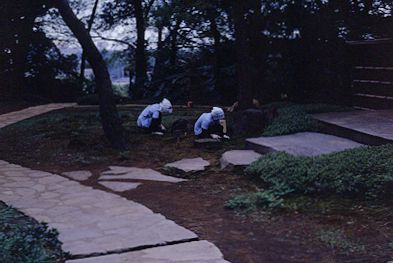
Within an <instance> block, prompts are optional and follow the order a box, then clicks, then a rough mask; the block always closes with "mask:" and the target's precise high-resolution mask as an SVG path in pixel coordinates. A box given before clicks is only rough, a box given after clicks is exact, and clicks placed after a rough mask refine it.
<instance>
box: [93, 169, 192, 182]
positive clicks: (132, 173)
mask: <svg viewBox="0 0 393 263" xmlns="http://www.w3.org/2000/svg"><path fill="white" fill-rule="evenodd" d="M109 169H110V170H109V171H106V172H104V173H102V176H101V177H100V180H119V179H128V180H148V181H158V182H168V183H179V182H184V181H187V180H185V179H179V178H175V177H172V176H167V175H163V174H161V173H159V172H157V171H154V170H153V169H144V168H136V167H123V166H110V167H109Z"/></svg>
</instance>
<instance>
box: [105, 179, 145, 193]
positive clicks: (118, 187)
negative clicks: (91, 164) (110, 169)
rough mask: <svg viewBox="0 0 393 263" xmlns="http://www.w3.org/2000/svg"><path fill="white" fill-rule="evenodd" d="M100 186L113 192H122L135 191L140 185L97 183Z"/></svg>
mask: <svg viewBox="0 0 393 263" xmlns="http://www.w3.org/2000/svg"><path fill="white" fill-rule="evenodd" d="M99 184H100V185H103V186H105V187H106V188H109V189H111V190H113V191H115V192H124V191H128V190H133V189H136V188H137V187H138V186H140V185H141V183H128V182H102V181H100V182H99Z"/></svg>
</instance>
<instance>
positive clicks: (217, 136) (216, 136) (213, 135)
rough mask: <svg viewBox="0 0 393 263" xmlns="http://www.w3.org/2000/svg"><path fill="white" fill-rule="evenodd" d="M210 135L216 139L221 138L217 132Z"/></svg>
mask: <svg viewBox="0 0 393 263" xmlns="http://www.w3.org/2000/svg"><path fill="white" fill-rule="evenodd" d="M210 137H212V138H213V139H215V140H219V139H221V136H219V135H217V134H210Z"/></svg>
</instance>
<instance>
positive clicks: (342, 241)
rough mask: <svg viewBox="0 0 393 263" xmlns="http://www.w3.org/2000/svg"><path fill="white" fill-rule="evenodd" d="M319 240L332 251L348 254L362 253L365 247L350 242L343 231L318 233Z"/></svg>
mask: <svg viewBox="0 0 393 263" xmlns="http://www.w3.org/2000/svg"><path fill="white" fill-rule="evenodd" d="M318 239H319V240H320V241H321V242H322V243H324V244H326V245H327V246H329V247H330V248H332V249H340V250H344V251H347V252H362V251H364V250H365V247H364V246H362V245H359V244H357V243H355V242H353V241H351V240H349V239H348V238H347V237H346V236H345V234H344V232H343V231H341V230H322V231H320V232H319V233H318Z"/></svg>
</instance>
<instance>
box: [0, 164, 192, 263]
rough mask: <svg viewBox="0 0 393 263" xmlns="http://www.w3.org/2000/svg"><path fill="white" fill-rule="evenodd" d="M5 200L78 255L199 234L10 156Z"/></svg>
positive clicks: (0, 175)
mask: <svg viewBox="0 0 393 263" xmlns="http://www.w3.org/2000/svg"><path fill="white" fill-rule="evenodd" d="M0 200H2V201H4V202H5V203H7V204H8V205H11V206H13V207H15V208H17V209H19V210H20V211H22V212H23V213H25V214H26V215H28V216H30V217H33V218H35V219H36V220H38V221H43V222H47V223H48V224H49V227H51V228H56V229H57V230H58V231H59V233H60V234H59V240H60V241H62V242H63V247H62V248H63V250H65V251H69V252H70V253H71V254H72V255H74V256H75V255H84V256H86V255H91V254H93V253H100V254H101V253H108V252H117V251H123V250H125V249H136V248H141V247H144V246H157V245H163V244H166V243H172V242H183V241H190V240H194V239H196V238H197V236H196V234H195V233H193V232H191V231H190V230H187V229H185V228H183V227H181V226H179V225H177V224H176V223H175V222H173V221H171V220H168V219H166V218H165V217H164V216H162V215H160V214H156V213H154V212H153V211H151V210H150V209H148V208H147V207H145V206H143V205H140V204H138V203H135V202H133V201H130V200H127V199H125V198H122V197H120V196H118V195H115V194H112V193H108V192H105V191H101V190H97V189H93V188H91V187H88V186H83V185H81V184H80V183H78V182H75V181H72V180H70V179H67V178H64V177H62V176H59V175H56V174H51V173H47V172H42V171H35V170H31V169H28V168H24V167H21V166H19V165H13V164H10V163H8V162H5V161H0ZM134 262H135V261H134Z"/></svg>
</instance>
